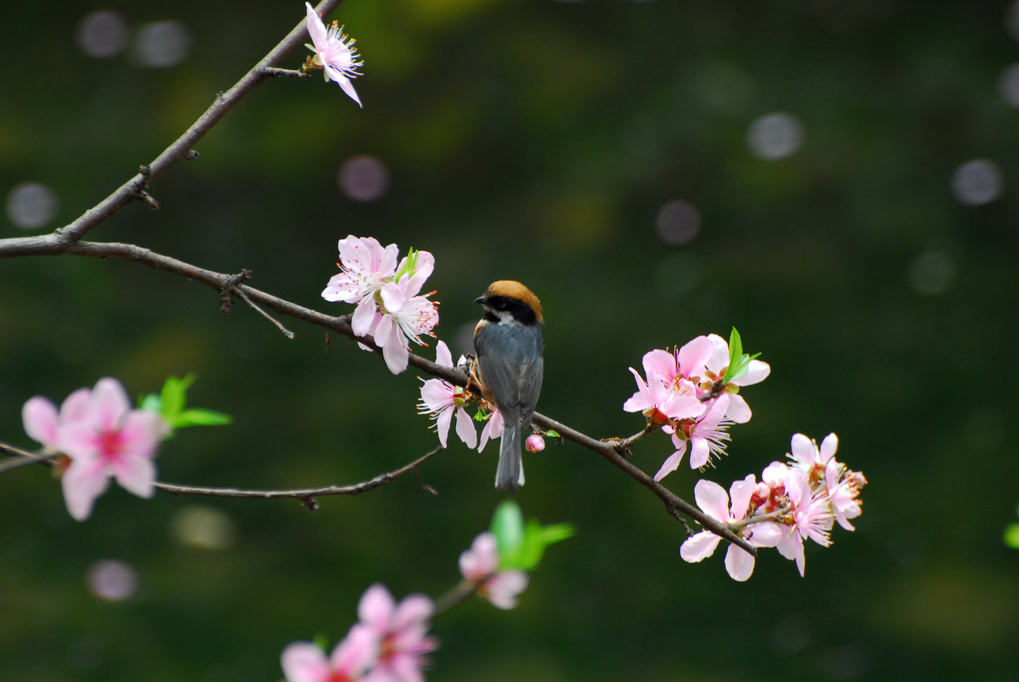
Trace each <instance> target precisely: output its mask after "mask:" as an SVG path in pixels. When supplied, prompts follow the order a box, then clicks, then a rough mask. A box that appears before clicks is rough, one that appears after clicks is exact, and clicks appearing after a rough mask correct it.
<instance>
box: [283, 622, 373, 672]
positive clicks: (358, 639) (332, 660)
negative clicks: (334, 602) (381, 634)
mask: <svg viewBox="0 0 1019 682" xmlns="http://www.w3.org/2000/svg"><path fill="white" fill-rule="evenodd" d="M378 656H379V638H378V635H376V634H375V632H374V631H373V630H372V629H371V628H370V627H368V626H367V625H362V624H360V623H359V624H357V625H355V626H354V627H352V628H351V629H350V632H348V633H347V636H346V637H345V638H344V639H343V641H342V642H340V643H339V644H337V645H336V648H335V649H333V653H332V654H331V655H330V656H329V658H326V655H325V652H324V651H322V649H320V648H319V647H318V646H316V645H314V644H311V643H310V642H294V643H293V644H290V645H289V646H287V648H286V649H284V650H283V654H282V655H281V656H280V665H281V666H282V667H283V674H284V676H286V678H287V682H350V681H351V680H359V679H362V678H364V679H366V680H369V679H370V680H372V681H373V682H374V681H375V680H376V678H375V675H374V673H373V674H372V675H370V676H369V677H366V678H365V677H364V674H365V673H366V672H367V671H368V669H369V668H371V667H372V666H373V665H375V663H376V662H377V661H378ZM379 679H380V680H381V679H382V678H379Z"/></svg>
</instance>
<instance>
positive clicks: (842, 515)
mask: <svg viewBox="0 0 1019 682" xmlns="http://www.w3.org/2000/svg"><path fill="white" fill-rule="evenodd" d="M837 449H838V437H837V436H836V435H835V434H834V433H831V434H829V435H828V436H827V437H826V438H825V439H824V440H823V441H821V446H820V447H818V445H817V442H816V441H814V440H811V439H810V438H808V437H806V436H804V435H803V434H802V433H798V434H796V435H795V436H793V438H792V444H791V450H792V452H791V453H788V454H787V455H786V457H787V458H788V459H789V460H790V461H789V462H772V463H771V464H770V465H768V467H767V468H765V469H764V472H763V473H762V474H761V481H760V482H758V481H757V480H756V479H755V477H754V475H753V474H750V475H749V476H747V477H746V478H745V479H743V480H742V481H735V482H734V483H733V484H732V486H731V487H730V488H729V493H728V494H726V492H725V490H724V489H723V488H722V486H720V485H718V484H717V483H714V482H713V481H707V480H700V481H698V482H697V485H696V486H695V487H694V496H695V498H696V501H697V506H698V507H700V508H701V511H703V512H704V513H705V514H707V515H708V516H710V517H712V518H713V519H716V520H717V521H720V522H722V523H724V524H728V525H729V527H730V528H732V529H733V531H734V532H736V533H739V534H740V536H741V537H743V538H744V539H745V540H746V541H747V542H748V543H750V544H751V545H753V546H755V547H775V548H776V549H778V551H779V554H781V555H782V556H783V557H785V558H786V559H790V560H793V561H795V562H796V568H797V569H799V572H800V575H801V576H802V575H803V574H804V567H805V561H806V559H805V556H804V548H803V542H804V540H812V541H814V542H816V543H817V544H819V545H821V546H822V547H828V546H829V545H830V544H831V537H830V533H831V530H832V527H833V526H834V523H835V522H836V521H837V522H838V524H839V525H840V526H842V527H843V528H845V529H846V530H850V531H851V530H855V528H854V527H853V524H852V523H850V521H849V520H850V519H854V518H856V517H857V516H859V515H860V513H861V512H862V507H861V505H862V501H861V500H860V499H859V494H860V490H861V489H862V488H863V486H865V485H866V484H867V479H866V478H865V477H864V475H863V474H862V473H860V472H858V471H853V470H851V469H849V468H848V467H847V466H846V465H845V464H843V463H841V462H839V461H837V460H836V459H835V451H836V450H837ZM720 539H721V538H719V536H717V535H715V534H714V533H712V532H710V531H702V532H700V533H697V534H695V535H692V536H690V537H689V538H688V539H687V540H686V541H685V542H684V543H683V546H682V547H681V548H680V555H681V556H682V557H683V559H684V560H686V561H689V562H697V561H702V560H703V559H706V558H707V557H709V556H711V555H712V554H713V553H714V551H715V548H716V547H717V546H718V542H719V540H720ZM725 568H726V571H728V573H729V575H730V576H731V577H732V578H733V579H734V580H739V581H744V580H747V579H748V578H749V577H750V575H751V574H752V573H753V571H754V557H753V555H751V554H750V553H749V552H747V551H745V550H743V549H741V548H740V547H737V546H736V545H729V549H728V551H727V552H726V555H725Z"/></svg>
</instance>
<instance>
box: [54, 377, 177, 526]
mask: <svg viewBox="0 0 1019 682" xmlns="http://www.w3.org/2000/svg"><path fill="white" fill-rule="evenodd" d="M77 409H84V410H85V414H84V416H82V417H81V418H80V419H76V420H74V421H72V422H70V423H68V424H62V425H61V426H60V429H59V439H58V446H59V449H60V450H61V451H62V452H63V453H64V454H66V455H67V456H68V457H70V458H71V465H70V466H69V467H68V468H67V471H66V472H64V475H63V476H62V477H61V479H60V480H61V483H62V485H63V490H64V501H65V502H66V504H67V510H68V512H70V514H71V516H73V517H74V518H75V519H77V520H79V521H84V520H85V519H87V518H88V517H89V515H90V514H91V513H92V505H93V504H94V503H95V500H96V498H97V497H99V496H100V495H102V494H103V493H104V492H106V489H107V488H108V487H109V484H110V477H111V476H112V477H115V478H116V479H117V482H118V483H119V484H120V486H121V487H122V488H124V489H125V490H127V491H128V492H131V493H133V494H135V495H138V496H139V497H152V496H153V495H154V494H155V487H154V485H153V484H154V483H155V480H156V466H155V464H154V463H153V461H152V458H153V457H154V456H155V454H156V447H157V446H158V445H159V441H160V440H162V439H163V437H164V436H166V434H167V433H168V432H169V428H168V427H167V424H166V422H165V421H163V418H162V417H161V416H159V414H157V413H156V412H152V411H148V410H132V409H131V404H130V402H129V401H128V397H127V392H126V391H124V387H123V386H122V385H121V383H120V382H119V381H117V380H116V379H110V378H105V379H100V380H99V381H98V383H96V385H95V388H94V389H93V390H92V392H91V394H90V395H89V400H88V405H87V408H82V407H80V406H77V405H76V407H75V410H77Z"/></svg>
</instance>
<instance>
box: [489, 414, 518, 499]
mask: <svg viewBox="0 0 1019 682" xmlns="http://www.w3.org/2000/svg"><path fill="white" fill-rule="evenodd" d="M503 418H504V421H503V427H502V438H501V439H500V441H499V465H498V466H497V467H496V469H495V487H496V488H498V489H499V490H512V491H513V492H516V491H517V487H518V486H522V485H523V484H524V462H523V458H522V456H521V452H520V419H519V418H515V419H510V418H507V416H506V415H503Z"/></svg>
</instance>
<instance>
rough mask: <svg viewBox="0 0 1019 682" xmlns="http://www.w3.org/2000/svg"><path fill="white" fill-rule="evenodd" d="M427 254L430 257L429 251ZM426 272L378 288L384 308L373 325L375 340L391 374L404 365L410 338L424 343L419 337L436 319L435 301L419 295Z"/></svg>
mask: <svg viewBox="0 0 1019 682" xmlns="http://www.w3.org/2000/svg"><path fill="white" fill-rule="evenodd" d="M422 253H425V252H422ZM428 256H429V258H430V257H431V254H428ZM429 274H431V268H430V267H429V268H428V269H427V272H425V271H421V272H419V273H417V274H415V275H413V276H404V277H402V278H401V279H400V281H399V282H388V283H386V284H385V285H383V287H382V289H381V291H380V292H379V293H380V295H381V297H382V304H383V306H384V308H383V310H382V311H381V313H382V317H381V318H380V319H379V322H378V325H377V326H376V327H375V332H374V335H375V343H377V344H378V345H379V346H380V347H381V348H382V356H383V357H384V358H385V360H386V366H387V367H389V371H391V372H392V373H393V374H399V373H400V372H402V371H404V370H405V369H407V363H408V360H409V356H410V343H409V342H410V341H413V342H415V343H416V344H418V345H424V342H422V341H421V338H420V337H421V336H422V335H423V334H428V333H430V332H431V331H432V329H434V328H435V325H437V324H438V323H439V311H438V309H437V308H436V305H435V303H434V302H433V301H429V300H428V296H427V295H425V296H419V295H418V293H419V292H420V291H421V286H422V285H423V284H424V282H425V279H427V277H428V275H429Z"/></svg>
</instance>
